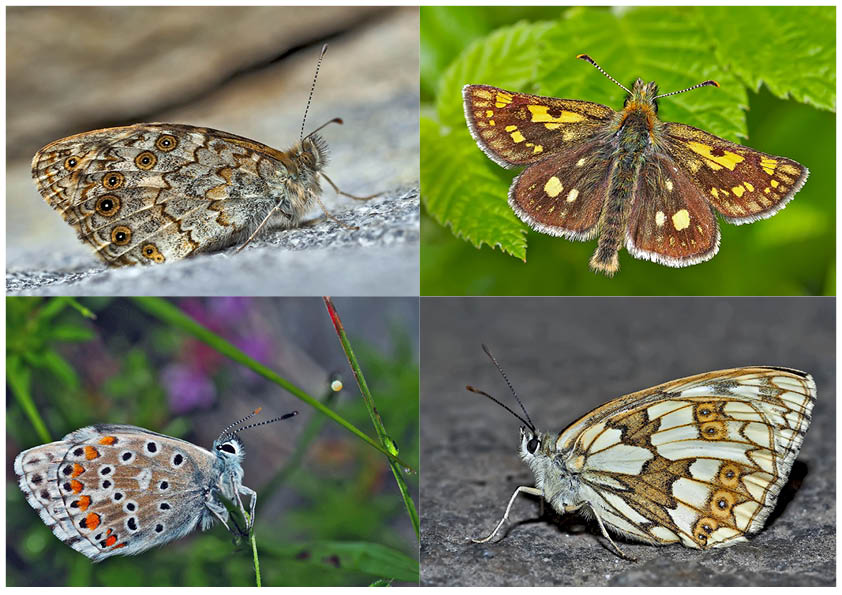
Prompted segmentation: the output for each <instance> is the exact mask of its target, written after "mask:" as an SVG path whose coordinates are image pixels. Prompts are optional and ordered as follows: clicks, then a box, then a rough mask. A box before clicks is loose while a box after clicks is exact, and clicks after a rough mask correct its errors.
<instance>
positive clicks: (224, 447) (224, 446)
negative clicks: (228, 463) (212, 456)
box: [218, 444, 237, 454]
mask: <svg viewBox="0 0 842 595" xmlns="http://www.w3.org/2000/svg"><path fill="white" fill-rule="evenodd" d="M218 448H219V450H224V451H225V452H227V453H230V454H235V453H236V452H237V451H236V450H235V449H234V447H233V446H231V445H230V444H220V445H219V447H218Z"/></svg>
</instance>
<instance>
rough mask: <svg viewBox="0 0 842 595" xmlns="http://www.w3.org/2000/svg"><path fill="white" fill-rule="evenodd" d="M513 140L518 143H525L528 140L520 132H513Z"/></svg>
mask: <svg viewBox="0 0 842 595" xmlns="http://www.w3.org/2000/svg"><path fill="white" fill-rule="evenodd" d="M512 140H513V141H515V142H516V143H522V142H523V141H525V140H526V139H525V138H524V136H523V135H522V134H521V133H520V131H519V130H515V131H514V132H512Z"/></svg>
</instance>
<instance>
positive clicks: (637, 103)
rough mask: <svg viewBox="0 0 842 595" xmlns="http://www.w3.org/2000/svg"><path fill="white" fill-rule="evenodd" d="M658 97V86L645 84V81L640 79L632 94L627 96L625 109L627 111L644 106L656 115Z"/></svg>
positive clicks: (634, 85) (633, 87) (652, 83)
mask: <svg viewBox="0 0 842 595" xmlns="http://www.w3.org/2000/svg"><path fill="white" fill-rule="evenodd" d="M657 96H658V85H656V84H655V83H654V81H653V82H649V83H645V82H643V79H641V78H638V79H637V80H636V81H635V82H634V84H633V85H632V89H631V93H629V94H628V95H627V96H626V102H625V103H624V104H623V107H625V108H626V109H629V108H632V109H634V108H635V107H637V108H640V107H643V106H646V107H648V108H649V109H651V110H652V111H654V112H655V113H656V114H657V113H658V102H657V101H655V97H657Z"/></svg>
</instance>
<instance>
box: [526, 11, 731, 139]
mask: <svg viewBox="0 0 842 595" xmlns="http://www.w3.org/2000/svg"><path fill="white" fill-rule="evenodd" d="M541 41H542V44H543V45H544V47H545V51H542V52H541V63H540V68H539V71H540V76H539V77H538V83H539V93H540V94H541V95H549V96H552V97H564V98H567V99H584V100H587V101H594V102H596V103H601V104H603V105H607V106H608V107H610V108H612V109H614V110H618V111H619V110H621V109H622V107H623V99H624V98H625V96H626V92H625V91H623V90H622V89H620V88H619V87H618V86H617V85H615V84H614V83H612V82H611V81H610V80H608V79H607V78H605V77H604V76H602V75H601V74H600V73H599V72H598V71H597V70H596V69H595V68H594V67H593V66H592V65H590V64H588V63H587V62H584V61H581V60H576V56H577V55H578V54H589V55H590V57H591V58H593V59H594V60H595V61H596V62H597V63H598V64H599V65H600V66H601V67H602V68H604V69H605V71H606V72H607V73H608V74H610V75H611V76H613V77H614V78H615V79H617V81H619V82H620V83H622V84H623V85H626V86H630V85H631V84H632V82H633V81H634V80H635V79H636V78H637V77H640V78H642V79H643V80H644V81H655V82H656V83H658V88H659V89H660V90H661V93H669V92H671V91H680V90H681V89H686V88H687V87H691V86H693V85H695V84H697V83H700V82H702V81H704V80H707V79H715V80H716V81H718V82H719V84H720V88H719V89H717V88H715V87H704V88H701V89H696V90H694V91H691V92H688V93H683V94H680V95H673V96H671V97H664V98H663V99H660V100H659V103H658V108H659V112H658V117H659V118H660V119H661V120H664V121H674V122H682V123H684V124H690V125H691V126H696V127H698V128H702V129H704V130H707V131H709V132H711V133H712V134H716V135H717V136H722V137H725V138H728V139H730V140H733V141H738V140H739V138H738V137H740V136H742V137H745V136H746V120H745V112H744V111H743V109H742V106H745V105H747V103H748V99H747V95H746V90H745V87H743V85H742V84H741V83H740V81H739V80H738V79H737V78H736V77H735V76H734V75H733V74H731V73H729V72H727V71H726V70H724V69H723V68H721V67H719V66H718V65H717V64H716V63H715V62H712V61H711V59H710V47H711V46H710V40H709V39H708V36H707V34H706V33H705V31H704V30H703V29H702V28H701V27H700V26H698V25H696V24H695V22H694V21H693V20H692V19H689V18H688V12H687V10H686V9H680V8H657V9H655V8H653V9H648V8H647V9H635V10H630V11H628V12H625V13H624V14H621V15H620V14H617V13H615V12H605V11H600V10H593V9H582V10H579V11H575V12H574V13H573V14H572V16H571V17H570V18H568V19H565V20H562V21H559V22H558V23H557V24H556V26H555V27H553V28H552V29H551V30H549V31H548V32H547V34H546V35H545V36H544V38H543V39H542V40H541Z"/></svg>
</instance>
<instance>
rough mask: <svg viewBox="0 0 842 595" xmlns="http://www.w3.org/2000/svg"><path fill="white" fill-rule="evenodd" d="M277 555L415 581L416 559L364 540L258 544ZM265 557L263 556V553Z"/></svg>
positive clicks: (330, 567) (320, 564)
mask: <svg viewBox="0 0 842 595" xmlns="http://www.w3.org/2000/svg"><path fill="white" fill-rule="evenodd" d="M261 548H262V549H263V551H265V552H266V553H270V554H271V555H273V556H275V557H278V558H291V559H295V560H306V561H307V562H308V563H310V564H315V565H318V566H324V567H325V568H326V569H334V568H336V567H337V566H338V567H339V568H342V569H343V570H346V571H348V570H354V571H357V572H362V573H364V574H368V575H371V576H376V577H380V578H382V577H387V578H390V579H394V580H398V581H406V582H417V581H418V560H416V559H414V558H410V557H409V556H407V555H406V554H404V553H403V552H401V551H398V550H396V549H393V548H390V547H387V546H385V545H380V544H379V543H367V542H337V541H316V542H312V543H309V544H306V543H305V544H303V545H274V544H271V543H270V544H268V545H261ZM264 557H265V556H264Z"/></svg>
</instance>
